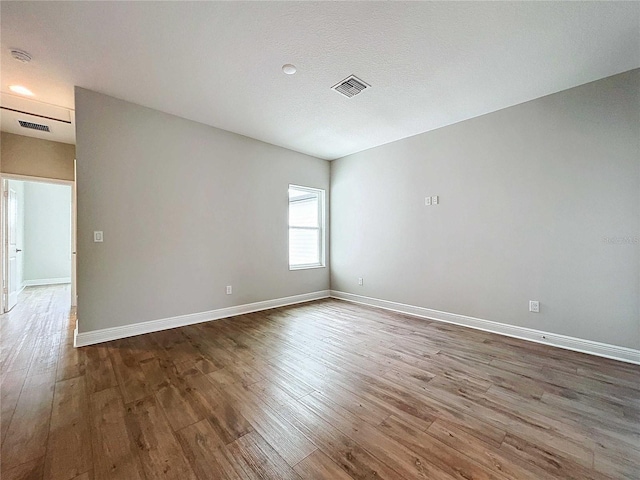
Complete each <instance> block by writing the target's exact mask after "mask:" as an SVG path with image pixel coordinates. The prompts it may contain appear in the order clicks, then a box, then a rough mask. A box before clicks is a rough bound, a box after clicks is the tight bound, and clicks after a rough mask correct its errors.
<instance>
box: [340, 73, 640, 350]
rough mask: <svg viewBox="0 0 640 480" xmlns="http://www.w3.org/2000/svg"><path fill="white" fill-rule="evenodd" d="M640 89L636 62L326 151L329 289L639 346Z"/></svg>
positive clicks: (595, 339)
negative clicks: (478, 111)
mask: <svg viewBox="0 0 640 480" xmlns="http://www.w3.org/2000/svg"><path fill="white" fill-rule="evenodd" d="M639 92H640V71H638V70H635V71H632V72H627V73H625V74H621V75H617V76H614V77H610V78H607V79H604V80H600V81H597V82H594V83H590V84H587V85H583V86H580V87H577V88H574V89H571V90H567V91H564V92H560V93H557V94H554V95H550V96H548V97H544V98H540V99H538V100H534V101H531V102H528V103H525V104H522V105H517V106H514V107H511V108H508V109H505V110H501V111H498V112H495V113H491V114H489V115H485V116H482V117H478V118H475V119H472V120H468V121H465V122H462V123H458V124H455V125H452V126H448V127H445V128H442V129H439V130H435V131H432V132H428V133H424V134H421V135H418V136H415V137H411V138H407V139H404V140H400V141H398V142H394V143H391V144H388V145H384V146H381V147H377V148H374V149H371V150H368V151H365V152H361V153H359V154H355V155H351V156H348V157H345V158H343V159H340V160H337V161H334V162H332V164H331V187H332V190H331V256H332V261H331V285H332V289H334V290H339V291H343V292H349V293H354V294H360V295H365V296H369V297H374V298H379V299H384V300H390V301H395V302H401V303H406V304H410V305H416V306H421V307H427V308H431V309H436V310H441V311H445V312H451V313H457V314H462V315H469V316H473V317H479V318H483V319H487V320H493V321H497V322H501V323H506V324H511V325H517V326H523V327H529V328H534V329H539V330H543V331H548V332H553V333H559V334H565V335H569V336H573V337H578V338H582V339H588V340H594V341H599V342H605V343H608V344H614V345H619V346H625V347H631V348H640V311H639V301H640V257H639V250H640V244H639V237H640V146H639V138H640V119H639V115H640V98H639ZM427 195H439V196H440V201H441V203H440V205H437V206H430V207H427V206H425V205H424V197H425V196H427ZM605 237H606V238H609V239H613V240H610V241H605V240H604V239H605ZM627 237H629V238H627ZM358 277H363V278H364V286H362V287H359V286H358V283H357V279H358ZM529 300H539V301H540V302H541V303H540V305H541V311H540V313H538V314H534V313H529V312H528V301H529Z"/></svg>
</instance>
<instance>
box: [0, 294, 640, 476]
mask: <svg viewBox="0 0 640 480" xmlns="http://www.w3.org/2000/svg"><path fill="white" fill-rule="evenodd" d="M68 299H69V290H68V287H66V286H54V287H31V288H27V289H26V290H25V291H24V292H23V294H22V295H21V298H20V303H19V304H18V306H16V307H15V308H14V310H13V311H11V312H10V313H8V314H5V315H2V316H0V326H1V329H2V330H1V342H0V346H1V351H0V366H1V367H2V373H1V379H2V398H1V407H2V410H1V417H0V421H1V434H2V449H1V455H2V456H1V478H2V480H18V479H22V480H26V479H29V480H41V479H47V480H106V479H109V480H136V479H139V480H152V479H160V478H162V479H176V480H178V479H180V480H196V479H200V480H205V479H212V480H225V479H229V480H238V479H278V480H280V479H313V480H318V479H330V480H348V479H381V480H384V479H387V480H409V479H434V480H453V479H459V480H513V479H525V480H545V479H575V480H578V479H580V480H585V479H587V480H588V479H592V480H600V479H635V480H638V479H640V470H639V468H640V467H639V465H640V367H637V366H632V365H627V364H623V363H619V362H615V361H611V360H606V359H600V358H596V357H591V356H587V355H583V354H579V353H574V352H567V351H564V350H559V349H554V348H551V347H547V346H543V345H537V344H532V343H527V342H524V341H519V340H515V339H511V338H505V337H500V336H497V335H493V334H489V333H484V332H480V331H475V330H469V329H465V328H462V327H457V326H452V325H447V324H442V323H437V322H429V321H427V320H423V319H417V318H412V317H409V316H404V315H401V314H396V313H391V312H386V311H383V310H376V309H372V308H368V307H362V306H358V305H354V304H349V303H346V302H342V301H338V300H322V301H316V302H311V303H306V304H302V305H296V306H290V307H285V308H279V309H273V310H268V311H264V312H259V313H254V314H250V315H242V316H238V317H234V318H230V319H226V320H219V321H215V322H209V323H204V324H199V325H194V326H189V327H184V328H179V329H174V330H168V331H164V332H158V333H154V334H149V335H144V336H138V337H133V338H128V339H123V340H119V341H114V342H109V343H105V344H102V345H96V346H91V347H84V348H80V349H75V348H73V328H74V326H75V325H74V323H75V319H74V316H73V314H72V313H71V314H70V307H69V300H68Z"/></svg>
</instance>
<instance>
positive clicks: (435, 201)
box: [431, 195, 440, 205]
mask: <svg viewBox="0 0 640 480" xmlns="http://www.w3.org/2000/svg"><path fill="white" fill-rule="evenodd" d="M439 203H440V198H439V197H438V195H434V196H433V197H431V205H438V204H439Z"/></svg>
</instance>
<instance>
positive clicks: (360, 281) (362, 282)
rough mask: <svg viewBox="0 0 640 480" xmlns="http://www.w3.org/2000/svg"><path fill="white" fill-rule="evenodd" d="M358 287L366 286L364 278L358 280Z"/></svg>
mask: <svg viewBox="0 0 640 480" xmlns="http://www.w3.org/2000/svg"><path fill="white" fill-rule="evenodd" d="M358 285H360V286H363V285H364V280H363V279H362V277H359V278H358Z"/></svg>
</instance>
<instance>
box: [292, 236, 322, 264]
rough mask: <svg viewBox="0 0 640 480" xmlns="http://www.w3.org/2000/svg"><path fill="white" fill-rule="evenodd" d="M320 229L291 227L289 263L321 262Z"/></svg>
mask: <svg viewBox="0 0 640 480" xmlns="http://www.w3.org/2000/svg"><path fill="white" fill-rule="evenodd" d="M319 233H320V232H319V230H309V229H298V228H289V265H311V264H318V263H320V249H319V242H318V240H319V238H318V235H319Z"/></svg>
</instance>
